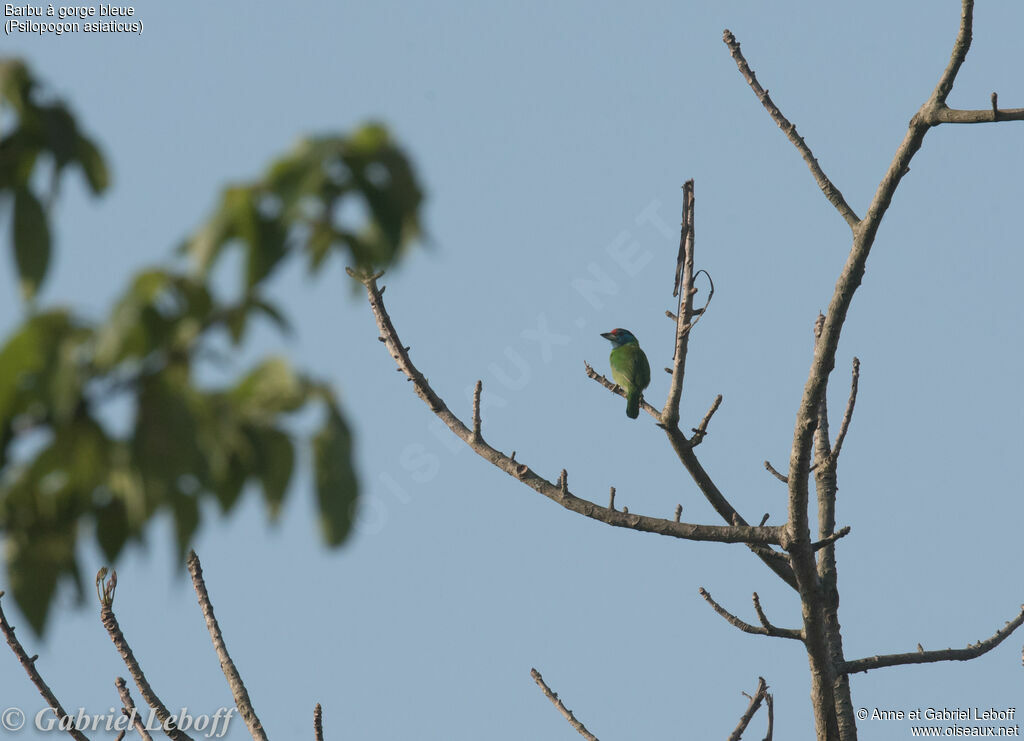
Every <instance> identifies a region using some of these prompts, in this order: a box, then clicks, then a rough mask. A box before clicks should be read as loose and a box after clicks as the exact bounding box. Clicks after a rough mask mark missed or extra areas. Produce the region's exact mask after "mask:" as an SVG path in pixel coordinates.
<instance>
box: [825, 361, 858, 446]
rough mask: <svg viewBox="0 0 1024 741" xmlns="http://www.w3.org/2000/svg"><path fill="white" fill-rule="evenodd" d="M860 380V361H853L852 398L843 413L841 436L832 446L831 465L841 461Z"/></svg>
mask: <svg viewBox="0 0 1024 741" xmlns="http://www.w3.org/2000/svg"><path fill="white" fill-rule="evenodd" d="M859 380H860V360H858V359H857V358H854V359H853V373H852V379H851V381H850V398H849V399H847V401H846V411H845V412H844V413H843V421H842V422H840V423H839V434H838V435H836V442H835V445H833V446H832V453H831V454H830V455H829V464H830V465H835V463H836V461H837V460H839V451H840V450H842V447H843V441H844V440H845V439H846V431H847V430H849V429H850V420H851V419H852V418H853V407H854V405H855V404H856V403H857V383H858V381H859Z"/></svg>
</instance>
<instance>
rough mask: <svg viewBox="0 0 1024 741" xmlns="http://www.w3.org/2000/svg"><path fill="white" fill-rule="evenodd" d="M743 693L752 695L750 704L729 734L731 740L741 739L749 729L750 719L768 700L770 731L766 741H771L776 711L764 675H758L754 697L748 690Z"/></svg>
mask: <svg viewBox="0 0 1024 741" xmlns="http://www.w3.org/2000/svg"><path fill="white" fill-rule="evenodd" d="M743 694H744V695H746V696H747V697H750V704H749V705H747V709H746V710H745V711H744V713H743V716H742V717H741V718H740V722H739V725H737V726H736V728H735V730H733V732H732V733H731V734H729V741H740V737H741V736H742V735H743V732H744V731H745V730H747V726H748V725H750V721H751V720H752V719H753V717H754V715H755V714H756V713H757V709H758V708H760V707H761V703H762V702H767V705H768V731H767V733H766V734H765V737H764V741H771V739H772V726H773V725H774V724H775V717H774V716H775V713H774V708H773V707H772V696H771V695H770V694H768V683H767V682H765V681H764V677H758V678H757V691H756V692H754V695H753V697H751V696H750V695H747V693H746V692H744V693H743Z"/></svg>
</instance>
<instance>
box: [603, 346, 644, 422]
mask: <svg viewBox="0 0 1024 741" xmlns="http://www.w3.org/2000/svg"><path fill="white" fill-rule="evenodd" d="M601 336H602V337H604V338H605V339H606V340H609V341H610V342H611V343H612V345H613V346H614V347H612V354H611V356H609V358H608V360H609V361H610V362H611V366H612V378H613V379H614V380H615V383H617V384H619V385H620V386H621V387H622V390H623V391H625V392H626V416H627V417H629V418H630V419H636V418H637V417H638V416H639V415H640V397H641V396H642V395H643V391H644V389H645V388H647V384H649V383H650V382H651V365H650V363H648V362H647V356H646V355H644V351H643V350H641V349H640V343H639V342H637V341H636V337H634V336H633V333H632V332H630V331H629V330H628V329H613V330H612V331H611V332H602V333H601Z"/></svg>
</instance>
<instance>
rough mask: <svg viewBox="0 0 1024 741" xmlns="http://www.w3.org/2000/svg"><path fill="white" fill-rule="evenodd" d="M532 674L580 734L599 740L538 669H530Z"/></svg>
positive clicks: (594, 740) (586, 737) (542, 689)
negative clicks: (578, 718) (553, 689)
mask: <svg viewBox="0 0 1024 741" xmlns="http://www.w3.org/2000/svg"><path fill="white" fill-rule="evenodd" d="M530 676H531V677H533V681H534V682H536V683H537V686H538V687H540V689H541V692H543V693H544V695H545V696H546V697H547V698H548V699H549V700H551V703H552V704H553V705H554V706H555V707H556V708H558V712H560V713H561V714H562V715H563V716H564V717H565V719H566V720H567V721H569V725H571V726H572V727H573V728H574V729H575V730H576V732H577V733H578V734H580V735H581V736H583V738H585V739H588V741H597V736H595V735H594V734H592V733H591V732H590V731H588V730H587V727H586V726H585V725H583V724H582V723H581V722H580V721H578V720H577V719H576V716H575V715H573V714H572V711H571V710H570V709H569V708H567V707H566V706H565V703H563V702H562V701H561V700H559V699H558V694H557V693H556V692H552V690H551V688H550V687H548V686H547V684H546V683H545V682H544V678H543V677H541V675H540V672H539V671H537V670H536V669H530Z"/></svg>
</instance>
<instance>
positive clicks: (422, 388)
mask: <svg viewBox="0 0 1024 741" xmlns="http://www.w3.org/2000/svg"><path fill="white" fill-rule="evenodd" d="M348 272H349V275H351V276H352V277H353V278H356V279H357V280H359V281H360V282H362V283H363V285H364V286H365V287H366V295H367V298H368V300H369V303H370V308H371V310H372V311H373V315H374V318H375V319H376V320H377V328H378V330H379V331H380V336H381V337H382V338H383V340H384V343H385V345H386V346H387V349H388V352H390V353H391V356H392V358H394V360H395V363H396V364H397V365H398V369H399V370H400V371H401V372H402V373H404V374H405V376H406V378H408V379H409V380H410V381H411V382H412V385H413V389H414V390H415V392H416V394H417V396H419V397H420V398H421V399H423V401H424V402H425V403H426V404H427V406H429V407H430V410H431V411H432V412H434V414H436V415H437V416H438V418H440V419H441V421H442V422H444V423H445V425H447V427H448V429H450V430H451V431H452V432H453V433H454V434H455V435H456V437H458V438H460V439H461V440H462V441H463V442H464V443H466V445H468V446H469V447H470V448H471V449H472V450H473V451H474V452H475V453H476V454H477V455H479V456H480V457H481V458H483V459H485V460H487V461H489V462H490V463H491V464H492V465H494V466H495V467H497V468H499V469H501V470H502V471H504V472H505V473H507V474H508V475H509V476H512V477H513V478H516V479H518V480H519V481H521V482H523V483H524V484H526V485H527V486H529V487H530V488H531V489H533V490H534V491H537V492H539V493H540V494H543V495H544V496H546V497H547V498H548V499H550V500H551V501H553V502H555V503H556V504H559V505H561V506H562V507H564V508H565V509H568V510H570V511H572V512H576V513H577V514H581V515H583V516H585V517H589V518H591V519H594V520H598V521H600V522H604V523H606V524H608V525H612V526H614V527H624V528H628V529H631V530H639V531H641V532H651V533H658V534H659V535H666V536H669V537H674V538H682V539H684V540H700V541H714V542H718V543H746V544H748V545H753V546H771V545H782V542H781V540H780V537H781V533H782V532H783V529H782V528H781V527H751V526H750V525H746V524H733V525H696V524H692V523H687V522H676V521H675V520H667V519H663V518H660V517H647V516H644V515H637V514H632V513H629V512H625V511H616V510H614V509H611V508H610V507H602V506H600V505H598V504H595V503H593V502H591V501H588V500H586V499H581V498H579V497H577V496H575V495H574V494H573V493H572V492H571V491H570V490H569V487H568V484H567V480H561V481H559V482H558V483H555V482H552V481H549V480H548V479H545V478H544V477H542V476H540V475H538V474H537V473H535V472H534V471H532V470H531V469H530V467H529V466H527V465H525V464H524V463H522V462H520V461H518V460H515V459H513V458H512V457H511V456H507V455H505V454H504V453H502V452H501V451H499V450H496V449H495V448H493V447H491V446H490V445H489V444H488V443H487V442H485V441H484V440H483V439H482V438H480V437H477V436H475V435H474V434H473V430H471V429H470V428H468V427H467V426H466V425H465V424H464V423H463V422H462V421H461V420H460V419H459V418H458V417H457V416H456V415H455V414H453V413H452V411H451V410H450V409H449V408H448V406H447V405H446V404H445V403H444V401H443V400H442V399H441V397H440V396H438V395H437V393H436V392H435V391H434V389H433V388H432V387H431V386H430V384H429V382H428V381H427V379H426V378H425V377H424V376H423V374H422V373H421V372H420V371H419V370H418V369H417V368H416V366H415V365H413V362H412V360H411V359H410V357H409V350H408V349H407V348H406V347H405V345H403V344H402V342H401V339H400V338H399V336H398V332H397V331H396V330H395V326H394V324H393V323H392V321H391V317H390V316H389V315H388V312H387V309H386V308H385V306H384V299H383V297H382V295H381V294H382V293H383V289H381V288H379V287H378V285H377V279H378V278H379V277H380V276H381V273H376V274H357V273H356V272H355V271H353V270H351V269H350V270H349V271H348ZM737 517H738V515H737ZM769 550H770V549H769Z"/></svg>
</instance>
